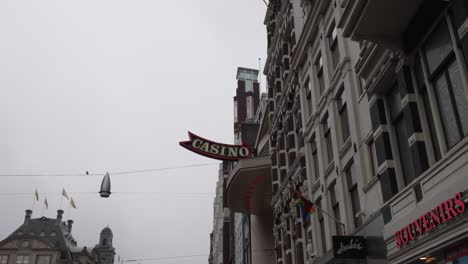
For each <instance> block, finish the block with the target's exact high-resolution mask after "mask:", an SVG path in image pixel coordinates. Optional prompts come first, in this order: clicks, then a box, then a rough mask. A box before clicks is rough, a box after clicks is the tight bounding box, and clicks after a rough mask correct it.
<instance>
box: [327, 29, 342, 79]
mask: <svg viewBox="0 0 468 264" xmlns="http://www.w3.org/2000/svg"><path fill="white" fill-rule="evenodd" d="M327 41H328V50H329V52H330V57H331V60H330V61H331V66H332V71H331V73H332V74H333V73H334V72H335V71H336V69H337V68H338V66H339V65H340V60H341V54H340V45H339V43H338V28H337V27H336V24H335V21H333V22H332V23H331V25H330V28H329V30H328V34H327Z"/></svg>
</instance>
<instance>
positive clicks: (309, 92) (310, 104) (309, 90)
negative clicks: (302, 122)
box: [305, 77, 314, 116]
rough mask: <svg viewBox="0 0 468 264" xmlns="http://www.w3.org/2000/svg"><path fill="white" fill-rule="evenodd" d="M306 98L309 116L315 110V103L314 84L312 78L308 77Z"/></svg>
mask: <svg viewBox="0 0 468 264" xmlns="http://www.w3.org/2000/svg"><path fill="white" fill-rule="evenodd" d="M305 83H306V87H305V88H306V98H307V106H308V110H309V116H311V115H312V113H313V111H314V109H313V102H312V82H311V81H310V78H309V77H307V80H306V82H305Z"/></svg>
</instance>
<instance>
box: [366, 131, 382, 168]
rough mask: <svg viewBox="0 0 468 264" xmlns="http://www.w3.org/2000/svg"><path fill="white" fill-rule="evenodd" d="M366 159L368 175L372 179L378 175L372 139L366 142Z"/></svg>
mask: <svg viewBox="0 0 468 264" xmlns="http://www.w3.org/2000/svg"><path fill="white" fill-rule="evenodd" d="M366 145H367V157H368V160H369V174H370V175H371V177H374V176H376V175H377V173H378V168H379V166H378V164H377V152H376V151H375V144H374V138H372V137H371V138H370V140H369V141H368V142H367V144H366Z"/></svg>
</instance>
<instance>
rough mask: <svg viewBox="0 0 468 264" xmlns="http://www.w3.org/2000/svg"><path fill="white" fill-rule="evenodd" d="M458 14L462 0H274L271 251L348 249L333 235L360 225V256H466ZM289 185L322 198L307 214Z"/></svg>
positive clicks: (316, 256)
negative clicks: (362, 243)
mask: <svg viewBox="0 0 468 264" xmlns="http://www.w3.org/2000/svg"><path fill="white" fill-rule="evenodd" d="M467 14H468V2H467V1H463V0H451V1H442V0H426V1H423V0H418V1H406V0H395V1H386V0H335V1H328V0H316V1H303V0H284V1H279V0H276V1H270V3H269V5H268V9H267V12H266V16H265V25H266V28H267V32H268V58H267V61H266V64H265V68H264V74H265V75H266V76H267V84H268V115H269V120H270V126H269V134H270V153H271V166H272V170H271V180H272V191H273V192H272V201H271V205H272V207H273V218H274V226H273V232H274V244H275V250H276V256H275V258H276V263H284V264H293V263H294V264H302V263H348V262H350V261H353V260H349V259H337V258H335V254H334V252H333V250H334V248H333V237H334V236H363V237H364V238H365V240H366V243H367V254H366V257H365V258H364V259H363V260H359V261H364V262H367V263H387V262H389V263H413V262H414V263H431V262H432V263H451V262H456V261H458V262H460V261H463V258H465V260H464V261H466V257H464V256H465V255H466V252H468V249H467V246H466V245H467V244H468V242H467V237H468V232H467V231H468V223H467V221H468V218H467V216H466V213H465V210H464V207H465V204H466V200H467V193H468V192H467V190H468V153H467V149H468V139H467V136H468V119H467V118H468V74H467V63H466V62H467V61H468V33H467V32H468V20H467ZM289 186H294V188H296V189H298V190H300V191H301V193H303V194H304V195H305V196H306V197H307V198H309V199H310V200H311V201H312V202H314V203H315V205H316V206H317V207H318V208H321V209H318V210H317V212H316V213H314V214H312V215H311V217H310V218H309V219H308V222H307V223H306V225H303V224H302V220H301V216H300V213H299V208H298V207H297V205H296V204H295V202H294V199H293V197H292V194H291V192H290V190H289ZM425 223H426V224H425ZM397 241H398V243H397ZM354 261H355V260H354Z"/></svg>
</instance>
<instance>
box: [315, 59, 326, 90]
mask: <svg viewBox="0 0 468 264" xmlns="http://www.w3.org/2000/svg"><path fill="white" fill-rule="evenodd" d="M314 68H315V79H316V82H317V87H318V92H319V96H318V98H321V97H322V95H323V93H324V92H325V74H324V69H323V57H322V54H320V53H319V54H318V56H317V59H316V60H315V64H314Z"/></svg>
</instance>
